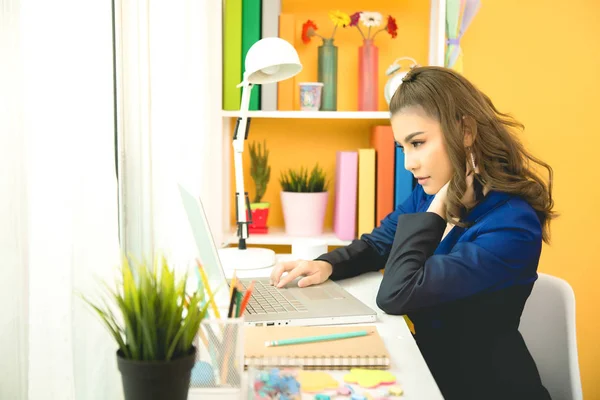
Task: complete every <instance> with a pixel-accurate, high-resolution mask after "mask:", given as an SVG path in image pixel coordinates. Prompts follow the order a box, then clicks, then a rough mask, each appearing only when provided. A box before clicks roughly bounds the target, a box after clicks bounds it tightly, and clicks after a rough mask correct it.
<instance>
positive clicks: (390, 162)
mask: <svg viewBox="0 0 600 400" xmlns="http://www.w3.org/2000/svg"><path fill="white" fill-rule="evenodd" d="M371 147H372V148H374V149H375V153H376V162H375V165H376V167H375V171H376V172H375V176H376V178H375V179H376V184H375V191H376V192H375V224H376V226H379V225H381V221H382V220H383V219H384V218H385V217H386V216H387V215H388V214H389V213H391V212H392V211H394V158H395V147H396V144H395V142H394V132H393V131H392V127H391V126H389V125H377V126H375V127H373V130H372V132H371Z"/></svg>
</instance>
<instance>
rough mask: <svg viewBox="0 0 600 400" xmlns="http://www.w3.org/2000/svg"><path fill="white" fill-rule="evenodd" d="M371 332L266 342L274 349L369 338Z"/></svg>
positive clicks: (266, 344)
mask: <svg viewBox="0 0 600 400" xmlns="http://www.w3.org/2000/svg"><path fill="white" fill-rule="evenodd" d="M369 333H370V332H368V331H355V332H344V333H332V334H331V335H318V336H307V337H303V338H294V339H282V340H272V341H266V342H265V346H266V347H274V346H286V345H290V344H302V343H314V342H324V341H327V340H338V339H349V338H354V337H359V336H367V335H368V334H369Z"/></svg>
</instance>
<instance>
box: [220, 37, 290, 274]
mask: <svg viewBox="0 0 600 400" xmlns="http://www.w3.org/2000/svg"><path fill="white" fill-rule="evenodd" d="M244 61H245V71H244V79H243V81H242V83H240V84H239V85H237V87H240V86H241V87H242V102H241V103H242V104H241V107H240V116H239V118H238V120H237V124H236V127H235V131H234V134H233V151H234V153H233V161H234V169H235V191H236V194H235V201H236V216H237V235H238V237H239V244H238V247H237V248H236V247H229V248H224V249H220V250H219V257H220V259H221V263H222V264H223V267H224V268H225V269H228V270H234V269H237V270H242V269H258V268H266V267H270V266H272V265H274V264H275V252H274V251H272V250H269V249H260V248H248V247H246V239H248V220H247V217H246V210H250V202H249V200H248V193H246V192H245V191H244V170H243V166H242V153H243V151H244V141H245V140H246V139H247V138H248V128H249V122H250V120H249V118H248V108H249V106H250V93H251V91H252V86H254V85H260V84H265V83H273V82H279V81H283V80H285V79H288V78H291V77H293V76H294V75H296V74H297V73H298V72H300V71H301V70H302V64H300V59H299V57H298V53H297V52H296V49H294V46H292V45H291V44H290V43H288V42H286V41H285V40H283V39H280V38H276V37H270V38H264V39H261V40H259V41H258V42H256V43H255V44H254V45H253V46H252V47H251V48H250V49H249V50H248V53H247V54H246V59H245V60H244Z"/></svg>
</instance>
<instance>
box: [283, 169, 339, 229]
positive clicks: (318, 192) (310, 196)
mask: <svg viewBox="0 0 600 400" xmlns="http://www.w3.org/2000/svg"><path fill="white" fill-rule="evenodd" d="M279 182H280V184H281V188H282V189H283V191H282V192H281V203H282V208H283V219H284V222H285V231H286V233H287V234H288V235H293V236H314V235H320V234H322V233H323V222H324V220H325V211H326V210H327V198H328V193H327V186H328V182H327V177H326V175H325V172H324V171H323V169H322V168H321V167H319V165H318V164H317V165H315V166H314V168H313V169H312V171H311V172H310V174H309V173H308V170H307V169H305V168H304V167H301V168H300V169H298V170H293V169H289V170H288V171H284V172H282V173H281V177H280V179H279Z"/></svg>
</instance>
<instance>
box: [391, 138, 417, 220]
mask: <svg viewBox="0 0 600 400" xmlns="http://www.w3.org/2000/svg"><path fill="white" fill-rule="evenodd" d="M394 164H395V171H394V209H396V208H397V207H398V206H399V205H400V204H402V203H404V200H406V199H407V198H408V197H409V196H410V194H411V193H412V190H413V187H414V182H413V176H412V174H411V173H410V172H409V171H407V170H406V169H404V152H403V151H402V149H401V148H400V147H396V156H395V159H394Z"/></svg>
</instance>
